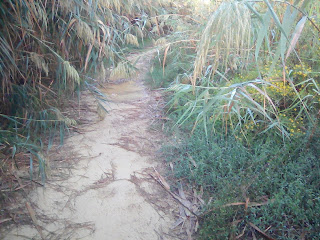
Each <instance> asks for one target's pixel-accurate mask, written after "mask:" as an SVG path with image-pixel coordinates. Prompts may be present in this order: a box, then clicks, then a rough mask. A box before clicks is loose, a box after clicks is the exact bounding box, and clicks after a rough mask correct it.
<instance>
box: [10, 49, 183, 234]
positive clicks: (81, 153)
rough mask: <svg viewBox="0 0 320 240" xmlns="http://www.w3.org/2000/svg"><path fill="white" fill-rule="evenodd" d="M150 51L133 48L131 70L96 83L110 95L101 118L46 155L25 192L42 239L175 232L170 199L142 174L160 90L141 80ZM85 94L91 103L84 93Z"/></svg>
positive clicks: (152, 145)
mask: <svg viewBox="0 0 320 240" xmlns="http://www.w3.org/2000/svg"><path fill="white" fill-rule="evenodd" d="M152 55H153V52H152V51H150V52H147V53H144V54H142V55H140V56H139V57H140V58H139V60H138V63H137V65H136V67H137V68H138V69H139V74H138V76H137V77H135V78H134V79H130V80H128V81H125V82H123V83H121V84H108V85H107V86H106V87H107V88H106V89H104V90H102V91H104V92H105V93H106V94H107V96H109V98H110V99H111V100H112V101H113V102H112V103H110V105H109V106H108V107H107V108H108V109H109V113H108V114H107V115H106V116H105V118H104V119H103V120H101V121H99V122H97V123H95V124H92V125H88V128H87V129H85V132H82V133H78V134H74V135H73V136H71V137H70V138H68V139H67V140H66V144H65V145H64V146H63V147H62V149H60V151H59V153H58V154H53V155H51V156H50V163H51V165H52V166H51V168H52V170H51V177H50V178H49V179H50V180H49V181H48V184H47V185H46V187H45V188H43V187H38V188H36V189H35V190H34V191H32V193H31V195H30V202H31V205H32V207H33V208H34V209H35V211H36V217H37V221H38V224H39V225H40V226H41V228H42V232H43V235H44V238H45V239H97V240H103V239H107V240H108V239H110V240H135V239H137V240H138V239H139V240H153V239H154V240H157V239H178V238H175V237H173V236H172V233H171V230H170V227H171V226H172V225H173V224H174V221H175V219H174V210H177V206H176V203H175V202H174V201H173V200H172V199H171V198H170V195H168V193H166V192H165V191H164V190H163V189H162V188H161V187H160V186H159V185H158V184H157V183H156V182H155V181H154V180H153V179H152V178H151V177H150V175H149V173H154V167H155V168H158V166H157V165H158V164H160V163H159V162H157V160H155V159H154V156H155V152H156V151H157V150H158V148H159V144H160V142H161V135H160V133H159V132H156V131H151V130H150V122H151V121H152V119H153V117H154V114H156V113H155V112H154V110H155V109H157V105H158V104H159V103H158V100H159V99H160V95H159V93H157V92H152V93H151V92H150V91H148V90H147V89H146V88H145V87H144V86H143V82H142V79H143V78H144V77H145V75H146V73H147V72H148V71H149V68H150V60H151V58H152ZM136 57H137V56H132V57H131V59H134V58H136ZM85 101H89V103H88V102H87V104H89V105H90V104H91V105H92V106H93V105H94V103H93V102H90V101H92V100H90V97H88V99H87V100H85ZM89 117H90V113H88V118H89ZM71 156H73V158H74V159H77V161H75V162H74V165H73V169H72V170H71V171H70V172H69V170H68V168H66V169H64V167H63V163H64V160H63V159H65V161H67V159H68V158H70V157H71ZM58 159H59V161H57V160H58ZM55 162H57V164H55ZM63 173H64V175H66V177H65V178H63V177H61V176H62V175H63ZM39 235H40V234H39V233H38V231H37V230H36V228H34V226H23V227H19V228H15V229H13V230H12V231H11V232H10V233H9V234H8V235H7V236H6V237H5V238H4V239H10V240H12V239H40V236H39ZM23 236H27V237H29V238H25V237H23Z"/></svg>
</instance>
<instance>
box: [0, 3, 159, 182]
mask: <svg viewBox="0 0 320 240" xmlns="http://www.w3.org/2000/svg"><path fill="white" fill-rule="evenodd" d="M161 4H162V3H161V2H160V1H151V0H150V1H132V0H127V1H108V0H97V1H82V0H81V1H78V0H67V1H55V0H50V1H47V0H46V1H42V0H40V1H27V0H22V1H17V0H5V1H1V2H0V56H1V59H0V61H1V62H0V78H1V85H0V97H1V102H0V123H1V126H0V133H1V134H0V151H1V152H2V153H3V154H4V155H2V156H7V157H8V156H10V157H11V158H12V159H14V157H15V155H16V153H17V152H25V153H28V154H29V153H31V154H30V163H31V165H30V168H31V170H32V162H33V160H35V161H39V163H40V167H41V172H42V174H44V166H45V164H44V159H43V158H42V157H41V156H42V155H41V154H38V153H39V151H42V150H46V146H47V147H48V148H50V146H51V145H52V142H53V140H54V139H55V138H56V137H58V139H59V138H60V141H61V142H63V138H64V132H65V129H67V128H68V127H70V126H72V125H75V124H76V121H75V120H74V119H73V118H74V116H72V114H69V113H66V112H63V111H62V110H63V109H64V108H65V107H67V106H68V101H67V100H68V99H69V98H70V96H76V94H77V95H78V96H80V92H79V90H80V89H81V88H83V87H89V89H90V90H93V91H96V89H95V88H94V86H93V85H92V84H93V83H95V82H96V81H98V80H105V79H106V78H107V76H108V75H111V77H113V78H116V77H121V76H127V75H130V72H131V71H132V67H131V65H130V64H129V63H128V62H127V61H126V60H125V58H124V57H123V51H124V50H125V49H126V48H127V46H139V44H140V43H139V41H140V42H141V40H142V39H144V38H150V37H156V35H158V33H159V34H163V28H164V20H163V19H161V18H158V17H156V16H157V15H158V14H159V13H160V12H161V11H160V9H161V8H160V7H161V6H162V5H161ZM112 69H113V71H111V70H112ZM92 79H94V80H92ZM75 93H76V94H75ZM75 105H76V104H75ZM79 106H80V105H79ZM79 111H80V109H79ZM7 157H5V158H7ZM18 163H19V160H17V162H16V164H18ZM4 165H7V164H4ZM3 171H4V172H5V171H6V170H5V169H4V170H3ZM43 177H44V175H43Z"/></svg>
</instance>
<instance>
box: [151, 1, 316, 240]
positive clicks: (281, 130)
mask: <svg viewBox="0 0 320 240" xmlns="http://www.w3.org/2000/svg"><path fill="white" fill-rule="evenodd" d="M190 2H192V1H190ZM211 7H212V8H213V9H214V10H213V11H212V14H211V15H208V16H207V19H206V20H205V19H203V18H201V17H200V18H198V16H197V15H195V16H194V18H195V20H196V21H197V22H190V21H188V24H189V26H187V29H184V30H185V31H181V28H182V27H181V26H180V25H179V24H176V25H175V26H176V28H177V29H178V28H180V29H179V32H177V29H175V30H176V31H174V32H175V33H176V34H173V35H171V36H169V38H168V39H169V40H168V41H167V43H166V44H165V45H164V47H163V50H162V51H161V52H160V54H159V56H158V58H156V59H155V61H154V68H153V69H152V71H151V79H152V81H150V82H151V83H155V84H156V86H166V85H168V86H169V87H168V88H167V94H168V96H169V103H168V106H169V107H168V113H169V114H170V116H171V119H172V120H173V121H172V122H173V124H169V126H171V130H172V129H173V130H174V133H175V138H173V142H174V144H173V145H171V146H165V147H164V153H165V154H164V155H165V157H166V158H167V160H168V162H169V163H170V166H171V167H172V168H173V169H174V174H173V175H174V176H175V178H176V179H179V180H180V182H182V183H187V184H188V185H189V187H190V188H193V189H196V190H198V191H200V190H201V189H203V190H204V192H205V195H206V201H207V204H206V206H205V207H204V209H203V211H202V213H201V222H202V225H201V229H200V232H199V238H200V239H257V238H259V237H263V236H264V238H266V239H318V238H319V237H320V236H319V229H320V223H319V221H318V219H319V207H320V199H319V194H320V190H319V180H320V179H319V172H320V165H319V156H320V148H319V141H318V140H319V137H320V135H319V118H320V102H319V100H320V91H319V90H320V88H319V87H320V85H319V84H320V78H319V61H320V55H319V53H320V52H319V48H320V40H319V35H320V31H319V28H318V24H319V22H320V20H319V4H318V2H317V1H308V0H305V1H303V0H301V1H299V0H296V1H268V0H265V1H224V2H222V3H221V2H218V3H217V4H215V5H212V6H211ZM199 23H201V25H200V26H201V27H200V28H199ZM159 59H160V60H159ZM160 73H163V74H160ZM174 73H175V74H174ZM167 77H169V78H167ZM160 83H161V84H160ZM178 133H190V135H188V134H187V135H186V134H180V135H181V136H180V137H179V135H177V134H178Z"/></svg>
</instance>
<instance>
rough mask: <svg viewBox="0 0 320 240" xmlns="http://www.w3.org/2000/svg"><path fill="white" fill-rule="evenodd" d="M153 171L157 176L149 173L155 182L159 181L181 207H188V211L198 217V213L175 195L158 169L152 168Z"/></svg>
mask: <svg viewBox="0 0 320 240" xmlns="http://www.w3.org/2000/svg"><path fill="white" fill-rule="evenodd" d="M154 171H155V173H156V175H157V177H155V176H153V175H152V174H149V175H150V176H151V177H152V178H153V179H154V180H155V181H156V182H157V183H159V184H160V185H161V186H162V187H163V188H164V189H165V190H166V191H167V192H168V193H169V194H170V195H171V196H172V197H173V198H174V199H175V200H176V201H177V202H178V203H179V204H181V205H182V206H183V207H185V208H186V209H188V211H189V212H190V213H192V214H193V215H194V216H196V217H198V216H199V215H198V214H196V213H195V212H194V211H193V210H192V209H190V208H189V207H188V206H186V205H185V204H184V203H183V202H182V200H181V199H180V197H179V196H177V195H176V194H175V193H173V192H171V191H170V186H169V184H168V183H167V182H166V181H165V180H164V178H163V177H162V176H161V175H160V174H159V173H158V171H157V170H156V169H155V168H154Z"/></svg>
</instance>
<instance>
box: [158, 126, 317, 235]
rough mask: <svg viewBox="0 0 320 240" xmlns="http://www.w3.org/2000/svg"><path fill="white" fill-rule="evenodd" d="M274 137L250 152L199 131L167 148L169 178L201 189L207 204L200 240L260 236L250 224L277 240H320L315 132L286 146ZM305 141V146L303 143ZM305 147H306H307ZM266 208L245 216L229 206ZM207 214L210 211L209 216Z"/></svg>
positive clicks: (234, 142)
mask: <svg viewBox="0 0 320 240" xmlns="http://www.w3.org/2000/svg"><path fill="white" fill-rule="evenodd" d="M274 139H277V138H274V137H273V136H270V137H265V138H262V139H260V140H257V141H255V143H254V144H252V145H251V146H250V147H248V146H245V145H243V144H242V143H241V142H240V141H237V140H236V139H235V138H234V137H233V136H229V137H226V136H217V135H210V134H209V136H208V139H207V138H206V136H205V134H204V133H203V131H201V130H200V129H199V130H196V131H195V132H194V134H193V135H192V136H191V137H190V138H187V139H185V140H184V141H183V142H182V143H180V144H178V145H176V146H166V147H165V151H164V152H165V153H166V158H167V159H168V161H170V162H173V164H174V175H175V177H176V178H177V179H183V180H184V181H185V182H187V183H188V184H189V186H193V187H195V188H198V189H199V188H200V187H203V189H204V192H205V198H206V199H209V198H212V203H211V204H210V205H209V206H207V208H206V209H204V210H203V218H202V225H201V226H202V227H201V230H200V239H229V238H230V237H231V236H237V235H240V234H241V233H242V231H243V229H245V230H244V235H243V239H250V238H252V234H253V232H254V234H255V235H256V236H259V233H258V232H256V231H254V230H253V228H252V227H250V225H249V223H250V224H253V225H255V226H257V227H258V228H259V229H261V230H265V229H268V231H267V234H269V235H271V236H272V237H274V238H276V239H300V237H301V235H302V234H303V233H304V234H306V237H307V239H319V237H320V232H319V229H320V197H319V196H320V189H319V182H320V161H319V160H318V156H319V153H320V147H319V143H320V141H319V132H318V133H317V134H316V135H313V137H312V138H310V136H308V137H306V138H305V139H299V140H297V141H295V142H294V141H293V142H290V143H288V144H286V145H285V146H284V145H283V144H282V143H281V141H280V142H277V141H276V140H274ZM303 140H304V141H303ZM307 146H308V147H307ZM246 198H248V199H249V201H250V202H256V203H265V205H261V206H252V207H249V208H248V209H247V210H245V207H244V205H240V206H225V205H226V204H230V203H237V202H243V203H244V202H245V201H246ZM210 209H211V210H212V209H213V210H212V211H210Z"/></svg>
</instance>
